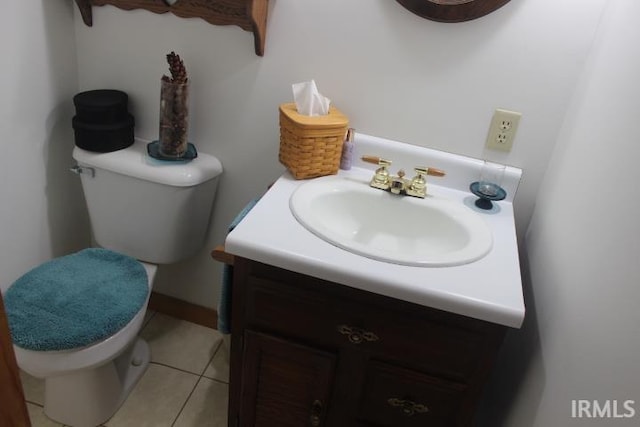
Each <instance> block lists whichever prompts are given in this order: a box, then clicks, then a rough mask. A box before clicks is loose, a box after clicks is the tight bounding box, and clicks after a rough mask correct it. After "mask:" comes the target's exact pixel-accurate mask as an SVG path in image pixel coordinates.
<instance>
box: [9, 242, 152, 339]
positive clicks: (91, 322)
mask: <svg viewBox="0 0 640 427" xmlns="http://www.w3.org/2000/svg"><path fill="white" fill-rule="evenodd" d="M148 296H149V284H148V280H147V273H146V270H145V268H144V266H143V265H142V264H141V263H140V262H138V261H137V260H136V259H134V258H131V257H129V256H127V255H123V254H120V253H117V252H114V251H111V250H108V249H100V248H91V249H85V250H82V251H80V252H76V253H74V254H71V255H67V256H63V257H60V258H56V259H53V260H51V261H48V262H45V263H44V264H41V265H40V266H38V267H36V268H34V269H33V270H31V271H29V272H28V273H26V274H25V275H23V276H22V277H20V278H19V279H18V280H16V281H15V282H14V283H13V284H12V285H11V287H9V289H8V290H7V292H6V293H5V295H4V301H5V309H6V312H7V319H8V321H9V327H10V329H11V336H12V338H13V342H14V344H16V345H17V346H19V347H22V348H25V349H28V350H37V351H48V350H68V349H72V348H77V347H84V346H87V345H89V344H92V343H95V342H98V341H101V340H103V339H106V338H108V337H110V336H112V335H114V334H115V333H116V332H118V331H119V330H120V329H122V328H123V327H124V326H125V325H126V324H127V323H129V321H130V320H131V319H133V317H134V316H135V315H136V314H137V313H138V312H139V311H140V308H141V307H142V306H143V305H144V304H145V302H146V301H147V298H148Z"/></svg>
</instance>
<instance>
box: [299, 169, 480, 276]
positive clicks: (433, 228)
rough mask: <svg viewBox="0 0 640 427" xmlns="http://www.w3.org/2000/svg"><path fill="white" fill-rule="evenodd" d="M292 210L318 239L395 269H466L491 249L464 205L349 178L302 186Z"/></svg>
mask: <svg viewBox="0 0 640 427" xmlns="http://www.w3.org/2000/svg"><path fill="white" fill-rule="evenodd" d="M289 207H290V209H291V212H292V213H293V215H294V217H295V218H296V219H297V220H298V222H299V223H300V224H302V225H303V226H304V227H305V228H306V229H308V230H309V231H310V232H312V233H313V234H315V235H316V236H318V237H319V238H321V239H323V240H325V241H327V242H329V243H331V244H333V245H335V246H338V247H340V248H342V249H345V250H347V251H349V252H352V253H355V254H358V255H362V256H365V257H368V258H372V259H375V260H378V261H383V262H389V263H394V264H401V265H410V266H421V267H451V266H457V265H463V264H468V263H472V262H474V261H477V260H479V259H481V258H482V257H484V256H485V255H487V254H488V253H489V251H490V250H491V247H492V244H493V239H492V235H491V231H490V229H489V227H488V226H487V224H486V223H485V221H484V220H483V219H482V218H481V217H480V215H478V214H477V213H476V212H474V211H472V210H471V209H470V208H468V207H467V206H465V205H463V204H462V203H461V202H456V201H452V200H449V199H446V198H444V197H439V196H432V195H427V197H426V198H424V199H419V198H414V197H408V196H398V195H394V194H391V193H388V192H386V191H382V190H378V189H374V188H371V187H369V185H368V183H367V182H363V181H362V180H358V179H354V178H349V177H340V176H327V177H322V178H316V179H314V180H312V181H309V182H307V183H304V184H302V185H300V186H299V187H298V188H297V189H296V191H295V192H294V193H293V194H292V195H291V198H290V200H289Z"/></svg>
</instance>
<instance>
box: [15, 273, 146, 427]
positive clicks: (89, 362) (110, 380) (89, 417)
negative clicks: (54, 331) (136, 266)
mask: <svg viewBox="0 0 640 427" xmlns="http://www.w3.org/2000/svg"><path fill="white" fill-rule="evenodd" d="M141 264H142V266H143V267H144V269H145V271H146V273H147V281H148V287H149V292H151V288H152V286H153V280H154V278H155V274H156V270H157V266H156V265H153V264H148V263H141ZM148 300H149V298H148V297H147V299H146V301H145V302H144V304H143V305H142V307H141V308H140V310H139V311H138V312H137V314H136V315H135V316H134V317H133V318H132V319H131V320H130V321H129V323H127V324H126V325H125V326H124V327H123V328H122V329H120V330H119V331H118V332H116V333H115V334H113V335H112V336H110V337H108V338H106V339H104V340H102V341H99V342H97V343H93V344H91V345H87V346H84V347H80V348H73V349H68V350H60V351H33V350H28V349H25V348H22V347H20V346H17V345H14V346H13V348H14V351H15V353H16V359H17V360H18V361H19V365H20V368H21V369H22V370H23V371H25V372H27V373H28V374H30V375H32V376H34V377H36V378H44V379H45V381H44V386H45V405H44V412H45V414H46V415H47V416H48V417H49V418H51V419H54V420H56V421H58V422H60V423H63V424H65V425H69V426H73V427H76V426H77V427H85V426H96V425H99V424H101V423H103V422H105V421H106V420H108V419H109V418H110V417H111V416H112V415H113V414H114V413H115V412H116V411H117V409H118V408H119V407H120V405H121V404H122V403H123V402H124V400H125V399H126V397H127V395H128V394H129V392H130V391H131V389H132V388H133V386H134V385H135V384H136V382H137V381H138V379H139V378H140V377H141V376H142V374H143V373H144V371H145V370H146V368H147V366H148V365H149V361H150V352H149V347H148V345H147V343H146V342H145V341H144V340H143V339H141V338H138V337H137V334H138V332H139V331H140V329H141V327H142V323H143V320H144V318H145V314H146V310H147V303H148Z"/></svg>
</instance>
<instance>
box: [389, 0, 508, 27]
mask: <svg viewBox="0 0 640 427" xmlns="http://www.w3.org/2000/svg"><path fill="white" fill-rule="evenodd" d="M396 1H397V2H398V3H400V4H401V5H402V6H404V7H405V9H408V10H410V11H411V12H413V13H415V14H416V15H418V16H421V17H423V18H426V19H430V20H432V21H439V22H463V21H471V20H472V19H476V18H480V17H481V16H484V15H487V14H489V13H491V12H493V11H494V10H496V9H498V8H500V7H502V6H504V5H505V4H507V3H509V0H396Z"/></svg>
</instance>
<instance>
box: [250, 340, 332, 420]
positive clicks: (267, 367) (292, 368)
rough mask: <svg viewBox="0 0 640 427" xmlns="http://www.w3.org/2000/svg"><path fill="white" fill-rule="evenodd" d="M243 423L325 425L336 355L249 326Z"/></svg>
mask: <svg viewBox="0 0 640 427" xmlns="http://www.w3.org/2000/svg"><path fill="white" fill-rule="evenodd" d="M244 341H245V342H244V355H243V363H242V368H243V372H242V378H243V379H242V389H243V392H242V394H243V398H242V403H241V407H240V425H241V426H247V427H248V426H252V427H253V426H256V427H262V426H264V427H274V426H278V427H289V426H290V427H303V426H311V427H316V426H322V425H324V419H325V414H326V413H327V407H326V405H327V402H329V398H330V390H331V387H332V382H333V377H334V371H335V365H336V355H334V354H332V353H327V352H324V351H321V350H317V349H314V348H310V347H306V346H303V345H299V344H296V343H292V342H289V341H285V340H282V339H279V338H276V337H273V336H271V335H266V334H260V333H257V332H253V331H245V334H244Z"/></svg>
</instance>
